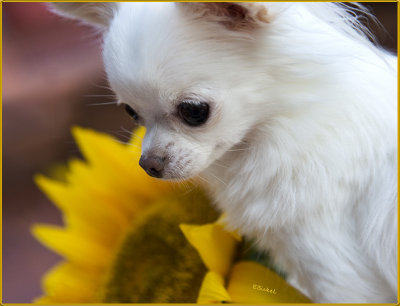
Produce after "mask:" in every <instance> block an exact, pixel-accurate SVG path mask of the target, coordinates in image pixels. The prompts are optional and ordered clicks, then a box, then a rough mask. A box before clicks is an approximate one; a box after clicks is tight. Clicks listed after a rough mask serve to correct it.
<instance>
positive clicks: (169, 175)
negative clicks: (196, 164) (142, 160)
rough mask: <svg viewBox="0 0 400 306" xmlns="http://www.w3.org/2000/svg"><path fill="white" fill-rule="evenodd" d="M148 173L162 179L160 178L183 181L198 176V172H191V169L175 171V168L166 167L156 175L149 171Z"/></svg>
mask: <svg viewBox="0 0 400 306" xmlns="http://www.w3.org/2000/svg"><path fill="white" fill-rule="evenodd" d="M147 174H148V175H150V176H152V177H154V178H157V179H160V180H166V181H182V180H188V179H191V178H193V177H195V176H196V174H194V173H191V171H185V172H182V171H174V170H169V169H166V170H165V171H163V172H162V173H161V174H158V175H155V174H154V173H151V172H147Z"/></svg>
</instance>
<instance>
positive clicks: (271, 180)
mask: <svg viewBox="0 0 400 306" xmlns="http://www.w3.org/2000/svg"><path fill="white" fill-rule="evenodd" d="M179 6H180V7H179ZM261 6H265V8H266V9H267V14H268V20H267V22H265V23H262V22H259V23H257V24H255V25H254V27H253V28H249V29H245V30H233V29H229V28H227V27H224V26H223V25H221V23H220V22H219V20H217V21H216V20H215V18H214V19H212V18H211V19H208V18H207V16H202V15H201V14H199V13H198V12H196V11H195V10H194V11H191V9H187V7H185V4H183V3H182V4H180V5H176V4H174V3H121V4H119V9H118V10H117V11H115V12H114V16H113V19H112V21H111V25H110V27H109V29H108V30H107V32H106V33H105V39H104V60H105V66H106V70H107V73H108V76H109V80H110V84H111V86H112V87H113V88H114V89H115V91H116V94H117V95H118V97H119V98H120V99H121V101H123V102H125V103H128V104H130V105H131V106H132V107H133V108H134V109H135V110H136V111H137V112H138V114H139V116H140V117H141V119H140V122H141V123H142V124H144V125H146V127H147V130H148V132H147V135H146V137H145V139H144V144H143V153H144V154H154V152H157V154H160V152H161V153H162V154H166V155H168V156H169V163H168V165H167V166H166V174H165V176H164V177H165V178H171V179H179V178H190V177H194V176H196V177H198V178H200V180H201V181H206V182H207V183H206V185H207V188H209V190H210V192H211V194H212V196H213V198H214V199H215V202H216V205H217V207H218V208H219V209H220V210H221V211H223V212H225V213H226V215H227V221H228V224H229V226H230V227H231V228H234V229H238V230H239V231H240V233H241V234H242V235H244V236H246V237H250V238H252V239H255V241H256V244H257V246H258V247H259V248H261V249H264V250H266V249H268V250H271V251H272V253H273V255H274V258H275V260H276V261H277V263H278V264H280V265H281V266H282V267H283V268H284V270H285V271H287V273H288V275H289V278H290V281H291V282H292V283H293V284H294V285H296V286H297V287H299V288H300V289H301V290H303V291H304V292H305V293H306V294H307V295H308V296H309V297H310V298H311V299H312V300H313V301H314V302H358V303H363V302H370V303H371V302H375V303H383V302H388V303H394V302H395V301H396V300H397V255H396V251H397V206H396V203H397V106H396V101H397V59H396V58H395V57H394V56H392V55H390V54H388V53H386V52H385V51H383V50H381V49H379V48H378V47H376V46H374V45H373V44H372V43H370V42H369V41H368V39H367V38H366V37H365V36H366V35H364V34H363V33H365V31H364V30H365V29H363V27H362V26H361V25H360V24H359V23H358V22H357V19H356V18H354V17H352V15H351V14H349V13H348V12H347V11H346V9H345V8H344V7H343V6H339V5H336V4H332V3H257V4H254V5H253V6H250V8H249V10H260V9H261ZM257 12H258V11H254V14H253V16H257V14H256V13H257ZM218 18H222V19H223V18H225V17H224V16H222V17H220V16H218ZM183 97H185V98H186V97H191V98H193V99H195V100H199V101H207V102H209V103H210V107H211V115H210V119H209V120H208V121H207V123H206V124H205V125H204V126H202V127H196V128H193V127H188V126H185V124H183V123H182V121H181V120H179V118H178V117H177V116H176V105H177V103H179V101H181V99H182V98H183Z"/></svg>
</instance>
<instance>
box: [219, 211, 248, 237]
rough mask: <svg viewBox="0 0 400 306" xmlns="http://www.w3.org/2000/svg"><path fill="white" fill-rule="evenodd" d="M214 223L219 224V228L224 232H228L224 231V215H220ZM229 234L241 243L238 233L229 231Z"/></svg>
mask: <svg viewBox="0 0 400 306" xmlns="http://www.w3.org/2000/svg"><path fill="white" fill-rule="evenodd" d="M216 223H218V224H221V226H222V227H223V228H225V230H226V231H228V230H227V229H226V214H222V215H221V216H220V217H219V218H218V220H217V222H216ZM229 233H230V234H231V235H232V237H233V238H235V239H236V240H237V241H239V242H241V241H242V237H241V236H240V235H239V233H238V232H237V231H229Z"/></svg>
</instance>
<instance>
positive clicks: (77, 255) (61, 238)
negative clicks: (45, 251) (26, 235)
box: [31, 225, 112, 269]
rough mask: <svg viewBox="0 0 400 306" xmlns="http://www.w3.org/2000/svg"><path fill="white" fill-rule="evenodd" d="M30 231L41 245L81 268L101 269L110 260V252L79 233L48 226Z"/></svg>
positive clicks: (39, 226) (34, 227) (37, 226)
mask: <svg viewBox="0 0 400 306" xmlns="http://www.w3.org/2000/svg"><path fill="white" fill-rule="evenodd" d="M31 231H32V234H33V235H34V236H35V237H36V239H38V240H39V241H40V242H41V243H42V244H44V245H46V246H47V247H48V248H50V249H52V250H53V251H55V252H57V253H58V254H60V255H62V256H65V257H66V258H68V259H69V260H70V261H71V262H74V263H77V264H80V265H82V266H85V267H88V268H92V269H103V268H104V266H106V265H107V264H109V262H110V260H111V256H112V251H111V250H109V249H108V248H106V247H103V246H101V245H99V244H96V243H94V242H93V241H92V240H90V239H87V238H85V237H83V236H82V234H81V233H72V232H68V231H66V230H65V229H63V228H60V227H57V226H50V225H34V226H33V227H32V229H31Z"/></svg>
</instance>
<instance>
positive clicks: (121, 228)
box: [32, 127, 308, 304]
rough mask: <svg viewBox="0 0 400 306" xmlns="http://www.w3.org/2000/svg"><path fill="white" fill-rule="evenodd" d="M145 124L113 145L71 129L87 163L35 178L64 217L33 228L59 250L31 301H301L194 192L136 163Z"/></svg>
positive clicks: (72, 164) (79, 162) (76, 162)
mask: <svg viewBox="0 0 400 306" xmlns="http://www.w3.org/2000/svg"><path fill="white" fill-rule="evenodd" d="M144 132H145V131H144V129H139V130H138V131H136V133H135V134H134V135H133V138H132V140H131V141H130V142H129V143H128V144H121V143H119V142H118V141H116V140H115V139H113V138H112V137H110V136H108V135H105V134H101V133H98V132H94V131H92V130H89V129H83V128H78V127H75V128H73V134H74V137H75V139H76V141H77V143H78V145H79V147H80V149H81V151H82V153H83V155H84V157H85V158H86V161H83V160H78V159H75V160H72V161H71V162H70V163H69V165H68V167H67V170H66V171H65V172H64V173H63V179H61V180H60V179H50V178H47V177H45V176H43V175H38V176H36V177H35V181H36V183H37V184H38V186H39V187H40V188H41V189H42V190H43V191H44V193H45V194H46V195H47V196H48V197H49V198H50V199H51V200H52V202H54V203H55V205H56V206H57V207H58V208H59V209H60V210H61V212H62V216H63V219H64V223H65V225H64V226H53V225H44V224H41V225H35V226H33V228H32V232H33V234H34V236H35V237H36V238H37V239H38V240H39V241H40V242H41V243H43V244H44V245H45V246H47V247H48V248H50V249H51V250H53V251H54V252H56V253H58V254H60V255H61V256H62V257H64V260H63V261H62V262H61V263H59V264H58V265H56V266H55V267H54V268H52V269H51V270H50V271H49V272H48V273H47V274H46V275H45V276H44V277H43V280H42V287H43V292H44V293H43V295H42V296H41V297H40V298H38V299H36V301H35V302H36V303H40V304H58V303H143V302H145V303H152V302H156V303H179V302H185V303H194V302H196V301H197V302H199V303H222V302H238V303H273V302H297V303H300V302H307V301H308V300H307V299H306V298H305V297H304V296H303V295H301V294H300V293H299V292H297V291H296V290H295V289H294V288H292V287H290V286H289V285H288V284H287V283H286V282H285V280H284V279H283V278H281V277H280V276H279V275H278V274H279V271H277V272H278V274H277V273H275V272H274V271H272V270H271V269H270V268H273V266H271V264H270V263H268V262H267V263H266V261H265V260H264V259H265V257H262V256H261V257H260V254H259V253H254V251H253V250H252V249H251V248H249V244H246V242H245V241H243V240H242V239H241V238H240V237H239V236H238V235H236V234H235V233H231V232H227V231H226V230H225V229H224V226H223V222H222V221H220V220H218V221H217V219H218V214H217V213H216V212H215V210H214V209H213V208H212V207H211V205H210V201H209V200H208V198H207V197H206V196H205V195H204V193H203V192H202V191H201V190H199V189H197V188H196V187H195V186H193V185H190V184H188V183H187V184H186V186H185V185H183V184H173V183H168V182H165V181H160V180H156V179H153V178H151V177H149V176H148V175H147V174H146V173H145V172H144V171H143V170H142V169H141V168H140V167H138V159H139V156H140V145H141V139H142V138H143V135H144ZM244 250H245V251H244ZM249 250H251V252H249ZM254 254H256V255H255V256H254ZM263 258H264V259H263ZM267 267H268V268H267Z"/></svg>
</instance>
